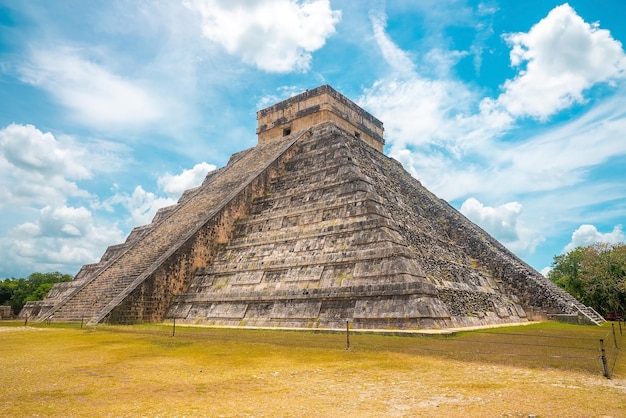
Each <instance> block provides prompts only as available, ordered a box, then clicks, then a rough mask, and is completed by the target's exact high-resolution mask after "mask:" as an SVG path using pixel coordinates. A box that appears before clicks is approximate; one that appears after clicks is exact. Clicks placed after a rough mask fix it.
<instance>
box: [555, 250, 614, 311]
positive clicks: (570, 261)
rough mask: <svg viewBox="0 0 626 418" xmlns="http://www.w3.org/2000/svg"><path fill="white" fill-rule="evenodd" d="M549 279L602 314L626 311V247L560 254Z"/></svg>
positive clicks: (556, 257) (556, 258)
mask: <svg viewBox="0 0 626 418" xmlns="http://www.w3.org/2000/svg"><path fill="white" fill-rule="evenodd" d="M548 278H549V279H550V280H552V281H553V282H554V283H556V284H557V285H558V286H560V287H562V288H563V289H565V290H566V291H567V292H569V293H570V294H571V295H573V296H574V297H576V299H578V300H579V301H581V302H582V303H584V304H585V305H588V306H591V307H593V308H594V309H595V310H596V311H598V312H599V313H600V314H601V315H603V316H606V315H607V314H620V315H624V311H625V310H626V244H607V243H597V244H593V245H589V246H586V247H578V248H575V249H574V250H572V251H570V252H569V253H567V254H562V255H557V256H555V257H554V261H553V262H552V270H551V271H550V273H549V274H548Z"/></svg>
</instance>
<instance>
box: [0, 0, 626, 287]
mask: <svg viewBox="0 0 626 418" xmlns="http://www.w3.org/2000/svg"><path fill="white" fill-rule="evenodd" d="M625 18H626V2H624V1H621V0H596V1H593V2H592V1H586V0H585V1H578V0H574V1H570V2H569V3H560V2H553V1H550V0H534V1H530V0H529V1H518V2H511V1H504V0H500V1H484V2H481V1H470V0H467V1H465V0H414V1H409V0H387V1H383V0H378V1H376V0H372V1H366V0H365V1H358V2H356V1H349V0H337V1H335V0H306V1H296V0H163V1H159V0H149V1H148V0H146V1H142V0H136V1H116V0H109V1H95V0H94V1H90V0H55V1H53V2H51V1H47V0H30V1H10V0H0V278H3V277H25V276H27V275H28V274H30V273H32V272H34V271H42V272H43V271H61V272H63V273H68V274H72V275H73V274H75V273H76V272H77V271H78V269H79V268H80V266H81V265H83V264H86V263H91V262H95V261H97V260H98V259H99V258H100V256H101V255H102V253H103V252H104V250H105V248H106V247H107V246H108V245H111V244H116V243H120V242H123V241H124V240H125V238H126V236H127V235H128V233H129V232H130V230H131V229H132V228H133V227H134V226H138V225H142V224H146V223H149V222H150V220H151V219H152V217H153V215H154V213H155V212H156V210H157V209H158V208H160V207H163V206H167V205H170V204H173V203H174V202H176V200H177V199H178V197H179V196H180V194H181V193H182V191H183V190H185V189H187V188H189V187H193V186H195V185H198V184H199V183H200V182H201V181H202V179H203V177H204V175H205V174H206V173H207V172H208V171H209V170H213V169H215V168H216V167H222V166H224V165H225V164H226V162H227V161H228V158H229V156H230V155H231V154H232V153H234V152H237V151H240V150H243V149H245V148H249V147H251V146H254V145H255V144H256V135H255V128H256V111H257V110H258V109H261V108H263V107H266V106H269V105H271V104H273V103H275V102H277V101H279V100H282V99H285V98H288V97H290V96H291V95H294V94H297V93H299V92H302V91H304V90H305V89H311V88H314V87H317V86H319V85H321V84H331V85H332V86H333V87H335V88H336V89H337V90H339V91H340V92H341V93H343V94H344V95H346V96H348V97H349V98H351V99H352V100H354V101H355V102H357V103H358V104H360V105H361V106H362V107H364V108H365V109H366V110H368V111H369V112H370V113H372V114H374V115H375V116H376V117H378V118H379V119H380V120H382V121H383V123H384V125H385V137H386V143H387V144H386V146H385V153H386V154H387V155H389V156H391V157H393V158H396V159H397V160H399V161H400V162H402V164H403V165H404V167H405V168H406V169H407V170H408V171H409V172H410V173H411V174H413V176H415V177H416V178H418V179H419V180H420V181H421V182H422V183H423V184H424V185H425V186H426V187H427V188H428V189H430V190H431V191H432V192H434V193H435V194H437V195H438V196H439V197H441V198H444V199H446V200H447V201H449V202H450V203H451V204H452V205H453V206H454V207H456V208H457V209H459V210H460V211H461V212H463V213H464V214H465V215H466V216H467V217H469V218H470V219H471V220H473V221H474V222H476V223H478V224H479V225H480V226H482V227H483V228H484V229H486V230H487V231H488V232H490V233H491V234H492V235H493V236H494V237H496V238H497V239H499V240H500V241H501V242H502V243H503V244H505V245H506V246H507V247H508V248H510V249H511V250H512V251H514V252H515V253H516V254H517V255H518V256H520V257H521V258H522V259H524V260H525V261H527V262H528V263H529V264H531V265H532V266H533V267H535V268H536V269H537V270H540V271H541V270H544V268H546V267H548V266H549V265H550V263H551V261H552V259H553V256H554V255H556V254H560V253H561V252H563V251H567V250H569V249H571V248H574V247H575V246H577V245H586V244H589V243H593V242H595V241H605V242H623V241H625V232H624V226H625V225H626V54H625V52H624V42H626V25H624V19H625Z"/></svg>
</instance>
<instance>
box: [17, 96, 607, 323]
mask: <svg viewBox="0 0 626 418" xmlns="http://www.w3.org/2000/svg"><path fill="white" fill-rule="evenodd" d="M257 119H258V123H259V125H258V129H257V134H258V145H257V146H256V147H254V148H251V149H248V150H245V151H242V152H239V153H237V154H234V155H233V156H232V157H231V159H230V161H229V163H228V165H226V166H225V167H223V168H221V169H219V170H216V171H213V172H211V173H209V174H208V175H207V177H206V179H205V180H204V182H203V184H202V185H201V186H199V187H197V188H194V189H191V190H188V191H186V192H185V193H184V194H183V196H182V197H181V198H180V200H179V201H178V203H177V204H176V205H173V206H171V207H167V208H164V209H161V210H159V212H158V213H157V214H156V216H155V218H154V220H153V221H152V223H150V224H149V225H145V226H141V227H137V228H135V229H134V230H133V231H132V232H131V234H130V235H129V236H128V238H127V240H126V242H125V243H123V244H120V245H116V246H112V247H109V248H108V249H107V251H106V252H105V253H104V255H103V256H102V258H101V260H100V262H98V263H96V264H90V265H86V266H84V267H83V268H82V269H81V270H80V272H79V273H78V274H77V275H76V277H75V278H74V280H73V281H72V282H69V283H62V284H58V285H56V286H55V287H54V288H53V289H52V290H51V291H50V293H49V294H48V296H47V297H46V299H45V300H44V301H42V302H32V303H29V304H28V305H27V306H26V307H25V308H24V310H23V312H22V316H29V317H31V318H33V317H36V318H38V319H39V320H45V319H48V318H51V317H53V318H54V320H55V321H56V320H63V321H82V320H85V321H88V322H89V323H91V324H97V323H98V322H100V321H103V320H108V321H110V322H113V323H135V322H158V321H163V320H164V319H167V318H176V320H177V321H180V322H185V323H193V324H220V325H232V326H271V327H320V328H337V327H344V326H345V324H346V321H350V322H351V324H352V327H354V328H387V329H388V328H397V329H410V328H446V327H466V326H477V325H490V324H497V323H514V322H520V321H526V320H528V319H529V318H530V319H532V318H534V317H536V316H537V315H544V316H545V315H548V314H570V315H572V314H573V315H578V316H579V317H583V318H585V319H586V320H587V321H589V322H594V321H595V322H599V321H602V318H601V317H597V316H595V315H594V313H593V312H592V311H589V310H588V309H587V308H586V307H585V306H583V305H581V304H580V303H578V302H577V301H576V300H575V299H574V298H572V297H571V296H570V295H569V294H567V293H565V292H563V291H561V290H560V289H559V288H557V287H556V286H554V285H553V284H552V283H551V282H549V281H548V280H547V279H545V278H544V277H543V276H542V275H541V274H539V273H538V272H536V271H535V270H533V269H532V268H531V267H530V266H528V265H527V264H525V263H524V262H523V261H521V260H520V259H519V258H517V257H516V256H515V255H513V254H512V253H511V252H510V251H508V250H507V249H506V248H505V247H504V246H502V245H501V244H500V243H499V242H498V241H496V240H495V239H494V238H492V237H491V236H489V235H488V234H487V233H486V232H485V231H483V230H482V229H480V228H479V227H478V226H476V225H475V224H473V223H472V222H470V221H469V220H468V219H466V218H465V217H464V216H463V215H461V214H460V213H459V212H457V211H456V210H455V209H454V208H452V207H451V206H450V205H448V204H447V203H446V202H445V201H443V200H441V199H438V198H437V197H436V196H435V195H433V194H432V193H430V192H429V191H428V190H426V189H425V188H424V187H423V186H422V185H421V184H420V183H419V182H418V181H417V180H415V179H414V178H413V177H411V176H410V175H409V174H408V173H407V172H406V171H405V170H404V169H403V168H402V166H401V165H400V164H399V163H398V162H397V161H395V160H393V159H390V158H388V157H386V156H385V155H384V154H383V152H382V151H383V144H384V141H383V125H382V123H381V122H380V121H379V120H377V119H376V118H375V117H373V116H371V115H370V114H368V113H367V112H365V111H364V110H363V109H361V108H359V107H358V106H357V105H356V104H354V103H353V102H351V101H350V100H348V99H347V98H345V97H344V96H342V95H341V94H339V93H338V92H337V91H335V90H334V89H332V88H331V87H330V86H327V85H325V86H321V87H318V88H316V89H314V90H309V91H306V92H304V93H302V94H300V95H298V96H295V97H292V98H290V99H288V100H285V101H283V102H280V103H278V104H276V105H274V106H271V107H269V108H267V109H263V110H261V111H259V112H258V113H257Z"/></svg>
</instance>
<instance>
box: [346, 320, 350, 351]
mask: <svg viewBox="0 0 626 418" xmlns="http://www.w3.org/2000/svg"><path fill="white" fill-rule="evenodd" d="M349 349H350V321H346V350H349Z"/></svg>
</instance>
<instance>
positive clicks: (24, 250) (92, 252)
mask: <svg viewBox="0 0 626 418" xmlns="http://www.w3.org/2000/svg"><path fill="white" fill-rule="evenodd" d="M122 241H123V236H122V232H121V231H120V230H119V229H118V228H117V226H116V225H108V224H102V225H98V224H97V222H96V221H95V220H94V219H93V217H92V213H91V212H90V211H89V210H87V209H86V208H84V207H77V208H76V207H68V206H66V205H60V206H45V207H44V208H43V209H41V210H40V211H39V216H38V218H37V219H36V220H34V221H31V222H25V223H22V224H20V225H17V226H15V227H13V228H12V229H11V230H10V231H9V234H8V235H7V237H4V238H1V239H0V248H2V249H3V250H4V254H5V257H7V260H5V263H3V264H4V265H3V266H2V267H3V268H5V269H6V268H9V266H8V265H7V264H14V265H15V266H19V267H18V268H21V269H24V268H25V266H28V268H29V269H31V272H32V271H51V270H58V271H63V272H68V273H71V272H70V271H68V269H70V268H73V269H74V270H75V271H77V270H78V268H79V267H80V266H81V265H83V264H86V263H93V262H95V261H97V260H98V258H99V256H100V255H101V253H102V249H103V248H105V247H106V246H108V245H112V244H115V243H119V242H122Z"/></svg>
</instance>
